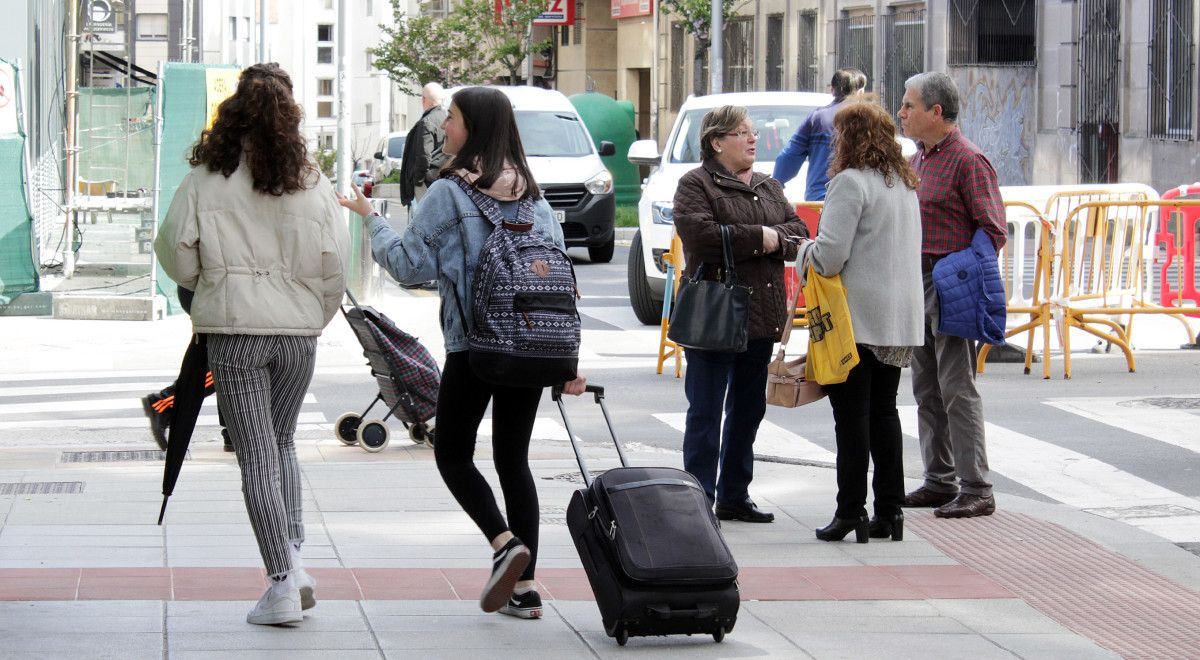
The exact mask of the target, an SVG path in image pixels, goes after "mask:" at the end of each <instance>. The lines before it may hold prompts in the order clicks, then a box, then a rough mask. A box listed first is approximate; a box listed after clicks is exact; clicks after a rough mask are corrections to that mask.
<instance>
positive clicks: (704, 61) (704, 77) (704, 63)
mask: <svg viewBox="0 0 1200 660" xmlns="http://www.w3.org/2000/svg"><path fill="white" fill-rule="evenodd" d="M692 43H693V44H694V43H695V42H694V41H693V42H692ZM694 47H695V46H693V48H694ZM708 53H709V49H708V48H705V49H704V52H702V53H700V57H693V58H692V63H693V69H692V71H693V75H692V80H694V81H695V82H696V83H697V84H694V85H692V86H693V87H695V89H693V90H692V93H693V94H695V95H696V96H704V95H705V94H707V93H708V83H709V80H708ZM696 69H699V70H700V73H698V74H697V73H695V70H696Z"/></svg>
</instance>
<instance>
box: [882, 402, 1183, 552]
mask: <svg viewBox="0 0 1200 660" xmlns="http://www.w3.org/2000/svg"><path fill="white" fill-rule="evenodd" d="M899 411H900V423H901V426H902V427H903V429H904V433H905V435H909V436H912V437H914V438H915V437H917V408H916V406H901V407H900V408H899ZM985 428H986V431H985V432H986V434H987V453H988V463H989V464H990V467H991V470H992V471H993V472H996V473H998V474H1002V475H1004V476H1005V477H1007V478H1009V479H1012V480H1013V481H1016V482H1018V483H1021V484H1024V485H1025V486H1028V487H1029V488H1031V489H1033V490H1035V491H1037V492H1039V493H1042V494H1043V495H1046V496H1047V497H1050V498H1053V499H1055V500H1058V501H1059V502H1062V503H1063V504H1066V505H1068V506H1072V507H1076V508H1079V509H1084V510H1089V511H1091V512H1092V513H1096V514H1098V515H1102V516H1104V517H1106V518H1112V519H1114V520H1121V521H1122V522H1125V523H1127V524H1130V525H1134V526H1136V527H1141V528H1144V529H1146V530H1147V531H1151V532H1152V533H1155V534H1159V535H1160V536H1164V537H1165V538H1168V539H1170V540H1171V541H1174V542H1188V541H1200V501H1197V500H1195V499H1193V498H1190V497H1187V496H1186V495H1181V494H1179V493H1176V492H1175V491H1173V490H1169V489H1167V488H1163V487H1162V486H1159V485H1157V484H1154V483H1151V482H1149V481H1146V480H1145V479H1142V478H1141V477H1138V476H1135V475H1132V474H1129V473H1128V472H1125V471H1123V470H1120V469H1118V468H1116V467H1114V466H1112V465H1109V464H1108V463H1105V462H1103V461H1101V460H1098V459H1095V458H1092V457H1090V456H1086V455H1084V454H1080V453H1079V452H1076V451H1072V450H1070V449H1066V448H1064V447H1060V446H1058V445H1055V444H1052V443H1049V442H1044V441H1042V440H1038V439H1037V438H1033V437H1030V436H1028V435H1025V434H1023V433H1018V432H1017V431H1012V430H1010V429H1007V428H1004V427H1003V426H998V425H996V424H992V423H990V422H988V423H986V425H985ZM1151 507H1158V508H1160V509H1161V510H1163V511H1175V512H1177V513H1179V515H1168V516H1153V517H1148V516H1139V513H1143V514H1144V513H1148V512H1150V511H1151V510H1152V509H1151ZM1188 512H1191V513H1188ZM1192 514H1194V515H1192ZM1163 518H1170V521H1165V520H1163Z"/></svg>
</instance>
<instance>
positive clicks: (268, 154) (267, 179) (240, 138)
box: [188, 63, 316, 197]
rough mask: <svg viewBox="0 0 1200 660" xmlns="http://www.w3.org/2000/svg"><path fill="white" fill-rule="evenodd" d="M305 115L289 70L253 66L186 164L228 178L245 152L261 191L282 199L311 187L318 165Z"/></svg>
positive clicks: (276, 66) (277, 67)
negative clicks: (303, 126) (303, 124)
mask: <svg viewBox="0 0 1200 660" xmlns="http://www.w3.org/2000/svg"><path fill="white" fill-rule="evenodd" d="M303 117H304V115H303V112H302V111H301V110H300V106H298V105H296V101H295V99H294V98H293V97H292V79H291V77H290V76H288V74H287V72H286V71H284V70H283V69H281V68H279V65H278V64H274V63H270V64H255V65H253V66H251V67H248V68H247V69H245V70H243V71H242V75H241V76H240V77H239V78H238V86H237V91H236V92H234V94H233V96H230V97H229V98H227V99H225V100H224V101H222V102H221V105H220V106H218V107H217V118H216V121H214V122H213V126H212V128H211V129H207V130H205V131H204V132H203V133H201V134H200V139H199V140H197V141H196V144H194V145H192V152H191V155H190V156H189V157H188V162H189V163H191V165H192V167H198V166H200V165H205V166H207V167H208V171H210V172H220V173H221V174H223V175H225V177H226V178H228V177H229V176H230V175H232V174H233V173H234V171H235V170H237V168H238V167H239V166H240V165H241V164H242V160H243V156H244V159H245V161H246V163H245V164H246V166H247V167H249V168H250V176H251V178H252V179H253V180H254V189H255V190H257V191H259V192H261V193H265V194H268V195H274V196H276V197H279V196H281V195H284V194H287V193H291V192H295V191H297V190H303V189H304V188H310V187H312V184H313V180H314V179H313V177H312V174H313V173H315V172H316V168H314V167H313V165H312V163H311V162H309V160H308V146H307V145H306V144H305V142H304V137H303V136H302V135H301V134H300V121H301V120H302V119H303Z"/></svg>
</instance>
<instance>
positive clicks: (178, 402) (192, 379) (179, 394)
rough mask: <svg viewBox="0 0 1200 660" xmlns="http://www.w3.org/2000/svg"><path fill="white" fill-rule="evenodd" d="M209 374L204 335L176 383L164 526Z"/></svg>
mask: <svg viewBox="0 0 1200 660" xmlns="http://www.w3.org/2000/svg"><path fill="white" fill-rule="evenodd" d="M207 374H208V346H207V344H206V343H205V338H204V335H192V343H190V344H188V348H187V352H186V353H184V355H183V364H181V365H180V366H179V378H178V379H177V380H176V381H175V412H174V413H173V415H172V419H171V426H170V427H168V433H167V456H166V462H165V464H164V465H163V490H162V492H163V502H162V508H161V509H160V510H159V512H158V524H160V525H161V524H162V521H163V516H164V515H166V513H167V498H169V497H171V493H173V492H174V491H175V482H177V481H179V471H180V470H181V469H182V468H183V459H184V458H185V457H187V451H188V445H189V444H190V443H191V441H192V432H193V431H195V429H196V418H197V417H199V416H200V406H201V405H202V404H203V403H204V378H205V376H206V375H207Z"/></svg>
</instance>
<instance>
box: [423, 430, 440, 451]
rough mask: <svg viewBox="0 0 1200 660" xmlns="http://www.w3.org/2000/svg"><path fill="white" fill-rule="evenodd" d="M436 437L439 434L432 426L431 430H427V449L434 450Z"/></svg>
mask: <svg viewBox="0 0 1200 660" xmlns="http://www.w3.org/2000/svg"><path fill="white" fill-rule="evenodd" d="M435 435H437V434H436V433H435V432H434V430H433V427H432V426H430V427H429V428H427V429H426V430H425V446H426V447H429V448H430V449H433V441H434V436H435Z"/></svg>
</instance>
